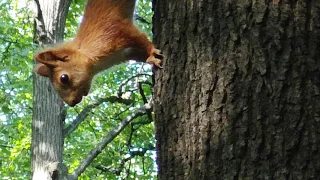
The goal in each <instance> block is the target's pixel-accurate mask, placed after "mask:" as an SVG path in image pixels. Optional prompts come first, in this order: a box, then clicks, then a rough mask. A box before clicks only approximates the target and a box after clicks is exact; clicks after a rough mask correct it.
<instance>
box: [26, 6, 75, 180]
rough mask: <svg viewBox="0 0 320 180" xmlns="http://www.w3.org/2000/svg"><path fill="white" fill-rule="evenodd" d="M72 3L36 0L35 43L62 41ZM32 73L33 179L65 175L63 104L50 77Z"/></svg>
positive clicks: (55, 177)
mask: <svg viewBox="0 0 320 180" xmlns="http://www.w3.org/2000/svg"><path fill="white" fill-rule="evenodd" d="M70 3H71V0H35V4H36V7H37V8H36V9H37V12H35V15H36V17H35V29H34V32H35V36H34V37H35V42H36V43H38V44H39V45H41V46H42V45H45V44H52V43H56V42H61V41H62V39H63V33H64V27H65V21H66V15H67V12H68V8H69V6H70ZM33 77H34V79H33V80H34V95H33V98H34V99H33V100H34V103H33V119H32V154H31V156H32V157H31V159H32V179H36V180H38V179H39V180H40V179H41V180H46V179H62V177H61V176H66V173H67V172H63V171H66V169H65V168H63V166H62V152H63V134H62V128H63V122H64V119H65V109H64V104H63V101H62V100H61V99H60V97H59V96H58V95H57V94H56V92H55V90H54V89H53V87H52V86H51V83H50V82H49V81H48V78H42V77H40V76H39V75H37V74H34V75H33ZM62 174H64V175H62ZM59 176H60V177H59Z"/></svg>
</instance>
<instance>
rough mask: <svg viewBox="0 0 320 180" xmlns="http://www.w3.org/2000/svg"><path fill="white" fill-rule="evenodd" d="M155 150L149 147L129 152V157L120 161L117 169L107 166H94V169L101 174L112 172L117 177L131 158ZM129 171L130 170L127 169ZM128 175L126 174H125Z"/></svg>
mask: <svg viewBox="0 0 320 180" xmlns="http://www.w3.org/2000/svg"><path fill="white" fill-rule="evenodd" d="M155 149H156V148H155V147H154V146H151V145H150V146H149V147H147V148H141V150H138V151H130V152H129V155H130V156H129V157H127V158H124V159H122V161H121V162H120V165H119V167H118V168H117V169H116V168H113V167H107V166H103V165H97V166H95V168H96V169H98V170H100V171H103V172H112V173H113V174H115V175H117V176H119V175H120V173H121V172H122V170H123V169H124V165H125V164H126V163H127V162H128V161H130V160H132V159H133V158H135V157H136V156H142V157H143V156H144V155H145V154H146V152H147V151H154V150H155ZM129 170H130V169H129ZM127 173H128V172H127Z"/></svg>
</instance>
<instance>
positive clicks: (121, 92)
mask: <svg viewBox="0 0 320 180" xmlns="http://www.w3.org/2000/svg"><path fill="white" fill-rule="evenodd" d="M140 76H152V75H151V74H147V73H140V74H136V75H134V76H131V77H130V78H128V79H126V80H125V81H124V82H123V83H121V85H120V86H119V89H118V96H119V97H121V96H122V94H123V91H122V88H123V86H124V85H126V84H127V83H128V82H129V81H131V80H132V79H134V78H136V77H140Z"/></svg>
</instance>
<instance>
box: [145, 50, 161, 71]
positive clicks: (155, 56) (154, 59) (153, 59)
mask: <svg viewBox="0 0 320 180" xmlns="http://www.w3.org/2000/svg"><path fill="white" fill-rule="evenodd" d="M163 58H164V55H163V54H161V51H160V50H159V49H155V48H154V49H152V51H151V55H150V56H149V57H148V59H147V60H146V62H147V63H150V64H154V65H155V66H156V67H158V68H160V69H162V66H161V59H163Z"/></svg>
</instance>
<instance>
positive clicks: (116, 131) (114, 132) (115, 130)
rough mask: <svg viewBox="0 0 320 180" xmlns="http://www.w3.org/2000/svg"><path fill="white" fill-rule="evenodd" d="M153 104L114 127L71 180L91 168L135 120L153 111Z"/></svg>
mask: <svg viewBox="0 0 320 180" xmlns="http://www.w3.org/2000/svg"><path fill="white" fill-rule="evenodd" d="M152 105H153V102H152V101H150V102H149V103H148V104H145V105H144V106H143V107H141V108H139V109H137V110H136V111H135V112H134V113H132V114H131V115H130V116H127V117H126V118H124V119H123V120H122V121H121V122H120V123H119V125H118V126H117V127H114V128H113V129H112V130H111V131H110V132H109V134H108V135H107V136H106V137H105V138H104V139H103V140H102V141H101V142H100V143H99V144H98V145H97V147H95V148H94V149H92V150H91V151H90V152H89V153H88V156H87V157H86V158H85V159H84V160H83V161H82V162H81V164H80V166H79V167H78V168H77V169H76V170H75V171H74V172H73V173H71V174H70V175H69V176H68V179H69V180H75V179H77V178H78V177H79V176H80V174H81V173H83V171H84V170H85V169H86V168H87V167H88V166H89V164H90V163H91V162H92V161H93V160H94V158H96V157H97V156H98V155H99V154H100V153H101V152H102V150H103V149H104V148H105V147H106V146H107V145H108V144H109V143H110V142H111V141H112V140H113V139H114V138H115V137H117V135H118V134H119V133H120V132H121V131H122V130H123V129H124V128H125V127H126V126H127V125H128V124H129V123H130V122H131V121H133V120H134V119H135V118H137V117H139V116H141V115H144V114H145V113H146V111H147V110H149V109H151V108H152Z"/></svg>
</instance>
